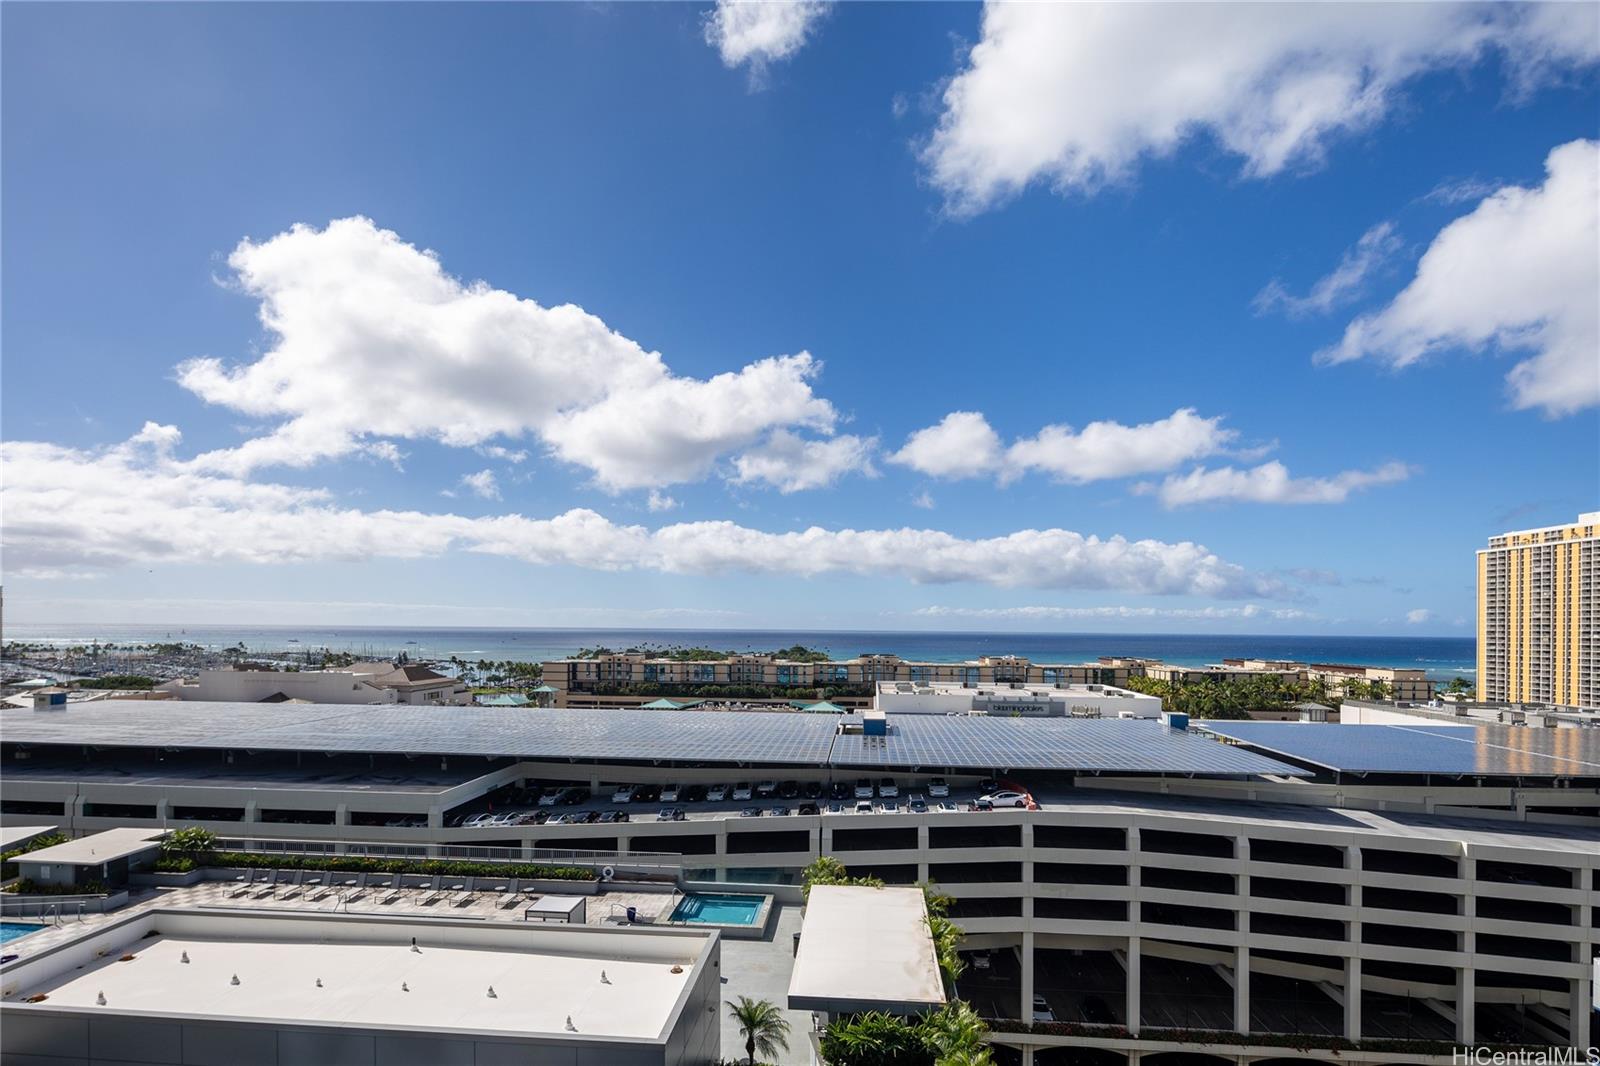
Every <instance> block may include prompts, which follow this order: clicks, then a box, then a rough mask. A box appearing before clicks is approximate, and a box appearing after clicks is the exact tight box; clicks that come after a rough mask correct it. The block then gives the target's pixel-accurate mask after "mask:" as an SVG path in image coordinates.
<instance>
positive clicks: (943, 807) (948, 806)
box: [933, 800, 961, 811]
mask: <svg viewBox="0 0 1600 1066" xmlns="http://www.w3.org/2000/svg"><path fill="white" fill-rule="evenodd" d="M933 809H934V810H936V811H959V810H960V809H961V808H960V807H957V806H956V805H955V804H954V803H951V802H950V801H949V800H940V801H939V802H938V803H936V804H934V805H933Z"/></svg>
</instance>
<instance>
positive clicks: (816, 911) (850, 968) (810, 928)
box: [789, 885, 945, 1012]
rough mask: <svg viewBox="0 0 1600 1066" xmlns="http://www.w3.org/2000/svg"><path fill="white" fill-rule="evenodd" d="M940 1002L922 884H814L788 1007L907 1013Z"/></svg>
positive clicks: (941, 991) (940, 985) (941, 992)
mask: <svg viewBox="0 0 1600 1066" xmlns="http://www.w3.org/2000/svg"><path fill="white" fill-rule="evenodd" d="M944 1001H945V999H944V981H943V979H942V978H941V976H940V973H939V962H938V960H937V959H936V958H935V957H934V952H933V937H932V934H931V933H930V931H929V929H928V908H927V903H926V901H925V900H924V899H923V895H922V890H921V889H920V888H867V887H862V886H857V885H814V886H813V887H812V889H811V894H810V896H809V898H808V899H807V902H806V911H805V921H804V924H802V925H801V927H800V953H799V955H798V956H796V958H795V960H794V971H793V973H792V974H791V976H790V978H789V1009H790V1010H825V1011H839V1012H843V1011H863V1010H888V1011H899V1012H911V1011H917V1010H921V1009H923V1008H925V1007H929V1006H937V1005H939V1004H941V1003H943V1002H944Z"/></svg>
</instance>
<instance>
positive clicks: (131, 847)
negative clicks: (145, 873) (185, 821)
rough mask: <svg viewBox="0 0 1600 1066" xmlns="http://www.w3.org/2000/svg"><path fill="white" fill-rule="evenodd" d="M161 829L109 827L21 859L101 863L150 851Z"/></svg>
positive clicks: (89, 864)
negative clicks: (103, 830) (101, 831)
mask: <svg viewBox="0 0 1600 1066" xmlns="http://www.w3.org/2000/svg"><path fill="white" fill-rule="evenodd" d="M160 836H161V830H159V829H107V830H106V831H105V832H104V833H95V834H93V835H91V836H86V837H79V838H78V839H77V840H69V841H67V842H66V843H65V844H57V845H56V846H55V847H53V848H41V849H40V850H38V851H30V852H29V853H28V854H26V855H19V856H17V860H16V861H18V862H30V863H31V862H49V863H61V864H62V865H65V866H98V865H100V864H101V863H103V862H113V861H115V860H117V859H126V858H127V857H128V856H130V855H137V854H139V853H140V852H141V851H148V850H150V849H151V848H152V847H155V846H156V843H155V841H156V838H159V837H160Z"/></svg>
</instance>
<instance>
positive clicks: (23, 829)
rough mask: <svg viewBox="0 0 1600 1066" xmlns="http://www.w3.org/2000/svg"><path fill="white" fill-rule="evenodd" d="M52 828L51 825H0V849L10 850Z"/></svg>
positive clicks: (53, 827)
mask: <svg viewBox="0 0 1600 1066" xmlns="http://www.w3.org/2000/svg"><path fill="white" fill-rule="evenodd" d="M54 829H55V826H53V825H7V826H0V851H10V850H11V849H12V848H13V847H15V846H16V845H18V844H21V843H23V842H24V841H28V840H32V839H33V838H34V837H36V836H39V835H41V834H43V833H49V832H51V831H52V830H54Z"/></svg>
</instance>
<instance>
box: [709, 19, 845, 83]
mask: <svg viewBox="0 0 1600 1066" xmlns="http://www.w3.org/2000/svg"><path fill="white" fill-rule="evenodd" d="M828 7H829V5H828V3H826V2H825V0H717V6H716V7H715V8H714V9H712V10H711V11H709V12H707V13H706V19H705V35H706V43H707V44H709V45H711V47H713V48H715V49H716V50H717V52H718V54H719V55H721V56H722V62H723V65H724V66H726V67H728V68H729V69H730V70H731V69H733V68H734V67H737V66H739V65H741V64H749V68H750V77H751V83H752V85H754V86H759V85H760V84H761V79H762V78H763V77H764V75H765V73H766V69H767V66H768V65H769V64H771V63H775V62H780V61H782V60H785V59H789V58H790V57H792V56H793V55H794V54H795V53H796V52H798V51H800V49H801V47H803V46H804V45H805V43H806V38H807V37H809V36H810V35H811V31H812V29H813V28H814V27H815V26H816V24H817V22H818V21H819V20H820V19H821V18H822V16H823V15H825V14H827V12H828Z"/></svg>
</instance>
